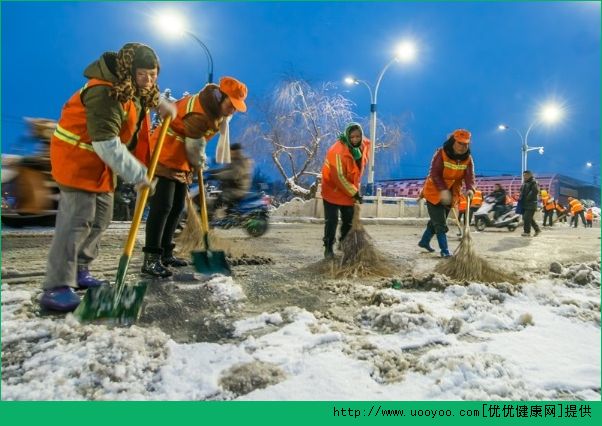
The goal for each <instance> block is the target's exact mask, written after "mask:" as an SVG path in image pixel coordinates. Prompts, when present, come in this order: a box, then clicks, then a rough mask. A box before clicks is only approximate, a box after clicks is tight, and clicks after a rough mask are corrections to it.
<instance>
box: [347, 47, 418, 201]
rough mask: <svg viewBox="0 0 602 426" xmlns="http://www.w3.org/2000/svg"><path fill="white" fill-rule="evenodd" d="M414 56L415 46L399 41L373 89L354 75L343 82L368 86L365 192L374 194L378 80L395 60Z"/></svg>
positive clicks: (405, 60) (402, 60) (403, 60)
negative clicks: (368, 116)
mask: <svg viewBox="0 0 602 426" xmlns="http://www.w3.org/2000/svg"><path fill="white" fill-rule="evenodd" d="M415 56H416V46H415V45H414V44H413V43H411V42H409V41H406V42H403V43H401V44H400V45H399V46H398V47H397V50H396V55H395V57H393V59H391V60H390V61H389V62H388V63H387V64H386V65H385V66H384V68H383V69H382V70H381V72H380V74H379V75H378V79H377V80H376V85H375V87H374V90H372V87H371V86H370V84H369V83H368V82H367V81H365V80H360V79H357V78H354V77H346V78H345V83H347V84H349V85H352V84H360V83H361V84H363V85H364V86H366V87H367V88H368V92H370V141H371V142H372V143H371V146H370V159H369V162H368V185H367V193H368V194H369V195H374V154H375V152H376V103H377V100H378V89H379V87H380V82H381V80H382V79H383V76H384V75H385V72H386V71H387V70H388V69H389V67H390V66H391V65H393V63H395V62H411V61H412V60H414V58H415Z"/></svg>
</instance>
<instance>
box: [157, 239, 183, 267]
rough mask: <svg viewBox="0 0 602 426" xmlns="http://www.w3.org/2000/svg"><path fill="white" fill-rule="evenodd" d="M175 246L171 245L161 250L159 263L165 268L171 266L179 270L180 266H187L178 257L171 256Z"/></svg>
mask: <svg viewBox="0 0 602 426" xmlns="http://www.w3.org/2000/svg"><path fill="white" fill-rule="evenodd" d="M175 246H176V245H175V244H171V245H170V246H169V247H168V248H164V249H163V255H162V256H161V263H162V264H163V265H165V266H173V267H176V268H180V267H182V266H188V262H187V261H185V260H184V259H181V258H179V257H175V256H174V255H173V249H174V248H175Z"/></svg>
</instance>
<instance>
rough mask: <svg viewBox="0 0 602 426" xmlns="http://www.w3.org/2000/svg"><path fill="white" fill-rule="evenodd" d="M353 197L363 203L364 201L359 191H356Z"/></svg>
mask: <svg viewBox="0 0 602 426" xmlns="http://www.w3.org/2000/svg"><path fill="white" fill-rule="evenodd" d="M353 198H354V199H355V201H357V202H358V203H360V204H362V201H364V199H363V198H362V196H361V195H360V193H359V191H358V192H356V193H355V195H354V196H353Z"/></svg>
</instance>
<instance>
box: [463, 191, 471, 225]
mask: <svg viewBox="0 0 602 426" xmlns="http://www.w3.org/2000/svg"><path fill="white" fill-rule="evenodd" d="M464 231H465V232H466V233H467V234H468V233H470V197H466V213H464Z"/></svg>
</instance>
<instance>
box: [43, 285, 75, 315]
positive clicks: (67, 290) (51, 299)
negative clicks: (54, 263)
mask: <svg viewBox="0 0 602 426" xmlns="http://www.w3.org/2000/svg"><path fill="white" fill-rule="evenodd" d="M79 302H80V298H79V296H78V295H77V293H75V292H74V291H73V289H72V288H71V287H66V286H65V287H55V288H51V289H48V290H44V294H42V298H41V299H40V306H42V308H44V309H48V310H51V311H59V312H71V311H74V310H75V308H77V306H78V305H79Z"/></svg>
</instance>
